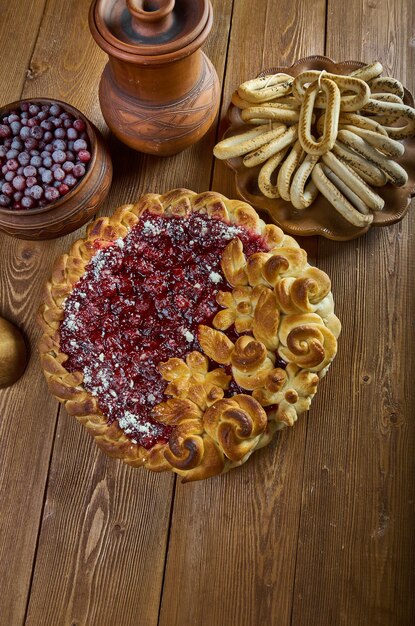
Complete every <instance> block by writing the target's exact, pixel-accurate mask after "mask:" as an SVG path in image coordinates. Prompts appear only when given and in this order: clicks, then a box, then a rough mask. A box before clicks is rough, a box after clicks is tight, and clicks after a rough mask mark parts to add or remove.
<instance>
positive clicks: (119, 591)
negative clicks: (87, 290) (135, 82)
mask: <svg viewBox="0 0 415 626" xmlns="http://www.w3.org/2000/svg"><path fill="white" fill-rule="evenodd" d="M214 4H215V5H216V7H218V6H219V5H220V6H221V11H222V12H224V13H225V14H226V13H227V12H228V11H229V6H230V4H231V1H230V0H228V1H227V2H226V3H223V2H219V1H218V0H216V2H215V3H214ZM72 5H76V6H72ZM59 9H60V14H58V15H57V14H56V11H57V7H52V6H51V7H50V11H49V12H48V14H47V20H45V23H46V24H47V28H46V27H45V29H44V30H42V33H41V37H40V38H39V41H38V46H37V48H36V53H35V58H36V59H37V62H38V63H46V64H47V63H48V58H49V57H50V55H51V54H52V50H51V48H50V46H49V44H48V41H49V39H50V37H51V36H52V33H55V32H56V29H57V28H58V27H59V26H58V24H59V23H64V24H65V23H66V24H72V29H73V31H74V32H77V31H78V30H80V29H83V28H84V27H85V23H86V22H85V20H86V12H87V9H88V7H87V6H85V3H84V2H76V3H75V2H73V3H65V6H62V5H61V6H60V7H59ZM228 29H229V23H228V21H227V20H224V19H222V20H220V21H219V23H218V26H217V28H216V29H215V31H214V32H213V33H212V35H211V36H210V38H209V42H208V45H207V46H206V47H205V50H206V52H207V53H208V55H209V56H210V58H211V59H212V61H213V62H214V64H215V65H216V68H217V70H218V73H219V77H220V79H221V78H222V75H223V71H224V59H225V51H226V44H227V39H228ZM62 37H63V39H62V41H61V48H60V50H61V51H60V57H59V59H60V60H59V62H58V63H57V64H56V63H55V65H54V66H53V68H52V67H51V71H53V76H52V77H49V78H48V77H47V76H46V75H44V76H41V77H39V79H38V83H39V84H38V86H37V89H38V90H40V89H41V88H45V89H46V88H48V87H49V85H50V88H51V89H54V86H56V85H57V84H63V85H67V86H68V91H67V92H66V93H65V96H66V97H65V99H67V100H69V99H70V98H69V97H68V96H71V95H72V91H71V89H72V87H71V86H72V85H73V83H74V78H73V76H74V75H75V70H73V72H72V76H71V75H68V68H69V70H70V69H71V68H72V67H75V65H74V66H72V63H73V62H74V61H75V60H76V59H78V58H79V57H78V55H79V51H78V50H76V51H75V50H73V49H72V46H73V44H72V41H73V38H74V36H73V34H72V35H71V34H68V35H64V33H62ZM91 42H92V39H91ZM86 54H87V55H88V59H89V60H88V67H87V70H85V77H84V79H83V80H82V82H85V89H86V91H87V93H88V100H85V106H83V107H81V108H83V110H85V109H86V112H87V114H88V115H89V116H90V117H92V119H94V121H95V120H96V119H97V118H98V117H99V111H98V110H97V106H98V105H97V97H96V93H97V81H98V79H99V75H100V72H101V70H102V63H103V62H104V59H101V58H100V57H99V52H98V51H97V49H96V47H95V45H94V44H93V43H91V45H90V46H89V47H88V50H87V52H85V55H86ZM79 67H81V65H80V64H79ZM61 77H63V79H64V80H62V82H59V81H60V79H61ZM88 84H89V85H90V87H87V85H88ZM74 95H76V94H74ZM93 103H95V104H93ZM95 113H96V115H95ZM214 137H215V128H212V130H211V131H210V132H209V133H208V135H207V136H206V137H205V138H204V139H203V140H202V141H201V142H200V143H199V144H198V145H197V146H194V147H193V148H192V149H190V150H187V151H185V152H183V153H182V154H180V155H177V156H175V157H172V158H169V159H157V158H156V157H150V156H146V155H140V154H138V153H135V152H133V151H132V150H129V149H128V148H126V147H125V146H122V145H121V144H120V143H119V142H118V141H117V140H111V151H112V154H113V161H114V184H113V187H112V189H111V193H110V197H109V199H108V201H107V203H106V208H104V210H103V213H106V214H109V213H111V212H112V211H113V209H114V208H115V207H116V206H118V205H119V204H122V203H125V202H129V201H133V200H135V199H137V197H138V196H139V195H141V194H142V193H144V192H146V191H159V192H163V191H167V190H168V189H170V188H172V187H177V186H188V187H191V188H194V189H195V190H196V191H202V190H205V189H207V188H208V187H209V179H210V171H211V166H212V160H213V157H212V147H213V143H214ZM68 239H69V238H65V240H63V242H62V244H60V245H59V249H63V248H64V247H67V245H68V243H67V242H68ZM71 239H73V237H71ZM173 483H174V478H173V476H172V475H154V474H151V473H149V472H145V471H144V470H133V469H131V468H129V467H127V466H124V465H122V464H121V463H119V462H118V461H114V460H111V459H108V458H106V457H105V456H104V455H103V454H102V453H100V452H98V450H97V449H96V447H95V445H93V444H92V442H91V441H90V439H89V437H88V436H87V435H86V433H85V432H84V431H83V430H82V429H81V428H80V427H79V426H78V424H76V423H75V422H74V420H72V419H69V418H68V417H67V416H66V414H65V413H64V411H61V413H60V417H59V422H58V427H57V436H56V445H55V447H54V451H53V458H52V463H51V472H50V479H49V483H48V490H47V497H46V504H45V509H44V514H43V520H42V528H41V533H40V538H39V548H38V553H37V560H36V566H35V570H34V577H33V585H32V593H31V597H30V603H29V607H28V613H27V620H26V623H27V624H34V625H37V624H39V623H50V624H71V625H72V624H104V623H105V624H116V625H117V626H127V625H129V624H134V625H135V626H136V625H137V624H139V625H141V624H142V625H143V626H151V625H152V624H154V625H155V624H156V623H157V618H158V609H159V600H160V593H161V585H162V578H163V570H164V559H165V551H166V540H167V531H168V526H169V514H170V508H171V498H172V486H173Z"/></svg>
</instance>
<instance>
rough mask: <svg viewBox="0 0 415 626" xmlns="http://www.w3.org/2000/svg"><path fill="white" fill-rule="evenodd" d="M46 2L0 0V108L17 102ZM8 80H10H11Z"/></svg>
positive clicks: (29, 70) (37, 0)
mask: <svg viewBox="0 0 415 626" xmlns="http://www.w3.org/2000/svg"><path fill="white" fill-rule="evenodd" d="M45 4H46V0H31V1H30V2H27V3H25V4H24V7H23V6H22V4H21V3H19V2H10V0H0V41H1V61H0V85H1V93H0V106H4V105H5V104H8V103H9V102H14V101H15V100H19V98H20V94H21V92H22V89H23V84H24V81H25V78H26V70H28V72H29V73H30V72H31V69H30V68H29V62H30V58H31V56H32V52H33V48H34V45H35V42H36V38H37V35H38V32H39V27H40V22H41V20H42V15H43V11H44V8H45ZM11 77H12V79H11Z"/></svg>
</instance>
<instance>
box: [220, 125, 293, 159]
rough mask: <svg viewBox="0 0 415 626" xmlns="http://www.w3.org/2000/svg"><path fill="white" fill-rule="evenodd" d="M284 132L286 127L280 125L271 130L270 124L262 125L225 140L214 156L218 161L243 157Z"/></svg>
mask: <svg viewBox="0 0 415 626" xmlns="http://www.w3.org/2000/svg"><path fill="white" fill-rule="evenodd" d="M284 130H285V126H282V125H280V124H275V125H274V124H273V125H272V128H271V130H270V128H269V125H268V124H262V126H259V127H258V128H252V129H249V130H248V131H246V132H244V133H242V134H240V135H234V136H232V137H227V138H226V139H223V140H222V141H220V142H219V143H217V144H216V146H215V147H214V148H213V154H214V155H215V157H216V158H217V159H232V158H234V157H237V156H242V155H243V154H246V153H247V152H250V151H252V150H255V149H256V148H259V147H260V146H263V145H264V144H266V143H268V142H269V141H270V140H271V139H274V138H275V137H278V136H279V135H280V134H281V133H282V132H284Z"/></svg>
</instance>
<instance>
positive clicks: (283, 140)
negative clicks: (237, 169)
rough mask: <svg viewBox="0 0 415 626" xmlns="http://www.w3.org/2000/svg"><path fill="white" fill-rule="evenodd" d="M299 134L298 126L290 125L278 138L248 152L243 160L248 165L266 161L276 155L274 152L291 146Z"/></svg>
mask: <svg viewBox="0 0 415 626" xmlns="http://www.w3.org/2000/svg"><path fill="white" fill-rule="evenodd" d="M284 128H285V127H284ZM297 135H298V129H297V126H290V127H289V128H287V129H286V130H284V132H283V134H281V135H280V136H279V137H277V138H276V139H273V140H272V141H270V142H269V143H267V144H265V145H262V147H260V148H258V149H257V150H254V151H252V152H250V153H249V154H247V155H246V156H245V157H244V160H243V163H244V165H245V166H246V167H254V166H255V165H259V164H260V163H264V162H265V161H266V160H267V159H269V158H270V157H272V156H274V154H277V152H280V151H281V150H283V148H286V147H287V146H290V145H291V144H292V143H293V142H294V141H295V140H296V139H297Z"/></svg>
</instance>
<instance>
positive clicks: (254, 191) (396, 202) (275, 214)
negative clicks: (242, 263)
mask: <svg viewBox="0 0 415 626" xmlns="http://www.w3.org/2000/svg"><path fill="white" fill-rule="evenodd" d="M364 65H366V64H365V63H361V62H359V61H343V62H341V63H336V62H335V61H332V60H331V59H329V58H327V57H323V56H313V57H306V58H304V59H300V60H299V61H297V62H296V63H294V65H292V66H291V67H272V68H269V69H266V70H263V71H262V72H261V73H260V74H259V76H266V75H269V74H277V73H278V72H284V73H285V74H290V75H291V76H297V75H298V74H300V73H301V72H304V71H305V70H310V69H312V70H326V71H327V72H331V73H333V74H350V72H352V71H353V70H355V69H357V68H358V67H362V66H364ZM404 101H405V103H406V104H408V105H409V106H412V107H413V106H414V99H413V97H412V95H411V93H410V92H409V91H408V90H405V97H404ZM246 128H247V125H246V124H245V123H244V122H243V120H242V119H241V117H240V115H239V109H238V108H237V107H235V106H234V105H233V104H231V105H230V107H229V109H228V127H227V130H226V132H225V134H224V136H223V138H225V137H229V136H230V135H235V134H238V133H240V132H242V131H243V130H246ZM403 143H404V145H405V154H404V155H403V157H401V158H400V159H397V161H398V163H400V165H402V167H403V168H404V169H405V170H406V171H407V172H408V178H409V179H408V183H407V184H406V185H405V186H404V187H393V186H392V185H390V184H388V185H385V186H384V187H381V188H378V187H377V188H376V189H375V191H376V193H378V194H379V195H380V196H382V197H383V198H384V200H385V208H384V209H383V211H380V212H377V213H374V218H373V222H372V224H371V226H389V225H390V224H394V223H395V222H399V221H400V220H401V219H402V218H403V217H404V216H405V214H406V213H407V211H408V208H409V205H410V202H411V198H412V197H413V195H414V193H415V138H414V137H411V138H409V139H406V140H404V141H403ZM226 163H227V164H228V165H229V167H230V168H231V169H232V170H233V171H234V172H235V181H236V188H237V191H238V194H239V195H240V196H241V198H243V199H244V200H246V202H249V204H251V205H252V206H254V207H255V208H256V209H261V210H263V211H265V212H266V213H267V214H268V215H269V217H270V219H271V221H273V222H274V223H275V224H277V226H280V227H281V228H282V229H283V230H284V231H285V232H287V233H289V234H290V235H294V236H302V237H304V236H309V235H321V236H322V237H326V238H328V239H333V240H335V241H346V240H349V239H355V238H356V237H360V236H361V235H363V234H364V233H366V232H367V231H368V230H369V228H370V227H371V226H367V227H365V228H357V227H356V226H353V225H352V224H350V223H349V222H347V221H346V220H344V219H343V218H342V217H341V215H339V213H337V211H336V210H335V209H334V208H333V207H332V206H331V205H330V203H329V202H328V201H327V200H326V199H325V198H324V197H323V196H322V195H321V194H320V195H319V196H318V197H317V199H316V200H315V201H314V202H313V204H312V205H311V206H310V207H308V208H307V209H305V210H303V211H298V210H297V209H295V208H294V207H293V205H292V204H291V203H290V202H286V201H285V200H283V199H282V198H276V199H269V198H266V197H265V196H264V195H263V194H262V193H261V192H260V190H259V188H258V174H259V170H260V169H261V166H257V167H251V168H247V167H245V166H244V165H243V163H242V157H237V158H234V159H228V160H227V161H226Z"/></svg>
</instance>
